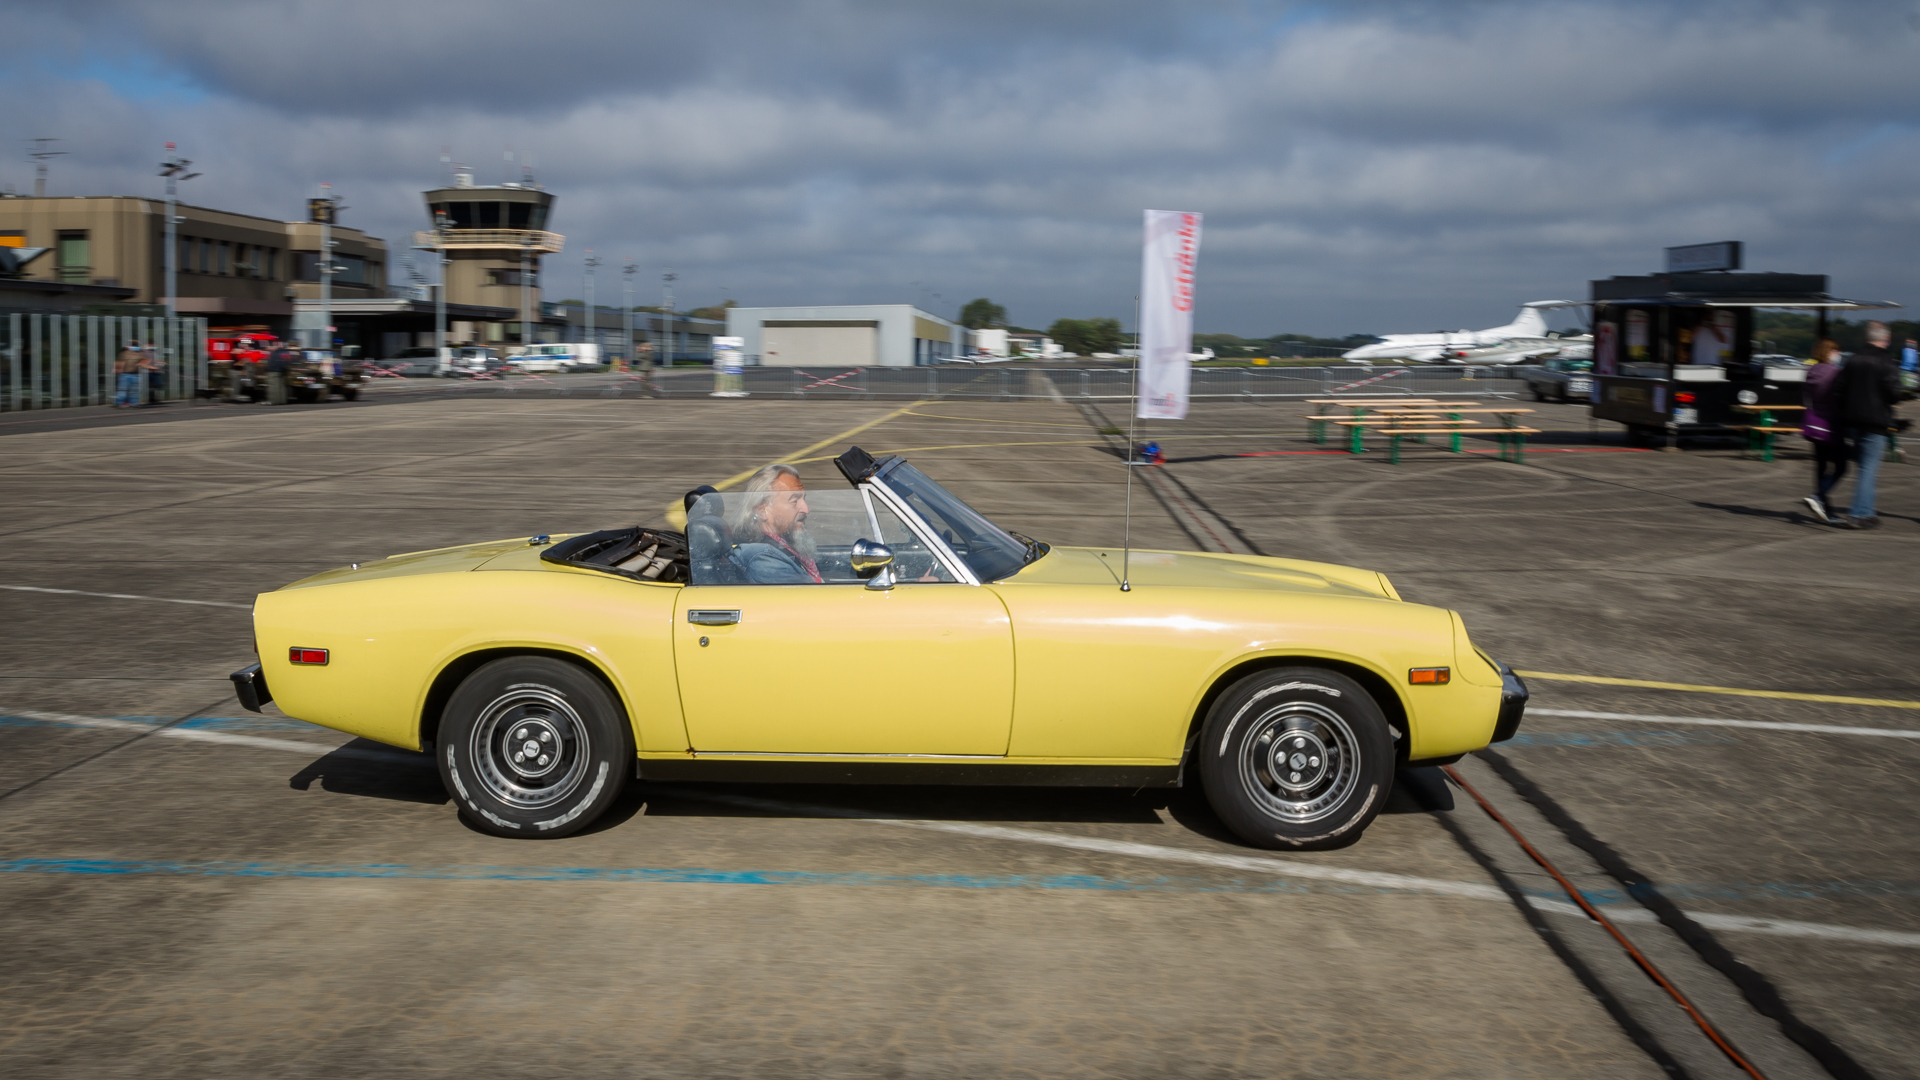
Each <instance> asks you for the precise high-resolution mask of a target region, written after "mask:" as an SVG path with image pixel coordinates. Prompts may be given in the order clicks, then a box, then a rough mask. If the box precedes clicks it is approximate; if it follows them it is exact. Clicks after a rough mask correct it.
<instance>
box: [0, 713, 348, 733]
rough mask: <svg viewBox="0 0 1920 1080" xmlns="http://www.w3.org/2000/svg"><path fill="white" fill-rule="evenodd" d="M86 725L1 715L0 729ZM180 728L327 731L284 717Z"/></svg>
mask: <svg viewBox="0 0 1920 1080" xmlns="http://www.w3.org/2000/svg"><path fill="white" fill-rule="evenodd" d="M112 719H115V720H125V721H127V722H129V723H134V724H152V725H153V726H155V727H159V726H160V725H161V724H165V723H168V722H169V721H171V720H172V719H173V717H171V716H116V717H113V718H112ZM85 726H86V725H84V724H70V723H67V722H65V721H61V720H36V719H34V718H32V717H29V716H0V727H85ZM174 726H175V727H178V728H191V729H193V730H196V731H235V732H242V731H251V732H262V731H279V732H288V731H304V732H308V733H312V732H316V731H325V730H327V729H326V728H323V727H321V726H319V725H318V724H309V723H307V722H306V721H305V720H292V719H289V718H287V717H284V716H196V717H194V718H193V719H191V720H187V721H184V722H182V723H179V724H175V725H174Z"/></svg>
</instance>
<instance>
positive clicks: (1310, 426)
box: [1306, 395, 1444, 454]
mask: <svg viewBox="0 0 1920 1080" xmlns="http://www.w3.org/2000/svg"><path fill="white" fill-rule="evenodd" d="M1307 404H1309V405H1312V406H1315V409H1314V411H1313V414H1312V415H1310V416H1307V417H1306V420H1307V436H1308V438H1311V439H1312V440H1313V441H1314V442H1317V443H1324V442H1326V441H1327V425H1328V424H1329V423H1331V422H1332V421H1333V419H1334V417H1333V415H1332V414H1330V413H1328V412H1327V407H1328V406H1330V405H1335V406H1340V407H1342V408H1346V409H1350V410H1352V412H1351V414H1350V417H1349V418H1350V419H1354V420H1359V419H1361V418H1363V417H1364V416H1365V415H1366V413H1367V411H1368V410H1370V409H1371V410H1373V411H1375V412H1381V413H1388V414H1391V413H1393V412H1394V411H1397V410H1404V409H1419V410H1421V411H1427V410H1431V409H1433V408H1434V407H1436V406H1438V405H1442V404H1444V402H1441V401H1438V400H1435V399H1434V398H1408V397H1398V396H1393V397H1388V396H1386V395H1381V396H1379V397H1374V398H1356V397H1344V398H1308V399H1307ZM1349 449H1350V450H1351V451H1352V452H1353V453H1356V454H1358V453H1360V452H1361V450H1362V447H1361V445H1360V439H1359V436H1358V435H1355V436H1354V438H1353V441H1352V445H1351V446H1350V447H1349Z"/></svg>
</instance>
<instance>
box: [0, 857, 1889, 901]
mask: <svg viewBox="0 0 1920 1080" xmlns="http://www.w3.org/2000/svg"><path fill="white" fill-rule="evenodd" d="M0 873H4V874H79V875H87V876H103V877H127V876H156V877H238V878H321V879H325V878H385V879H392V880H411V881H546V882H572V881H578V882H600V883H624V884H654V885H662V884H693V885H837V886H843V887H847V886H851V887H863V886H868V887H870V886H883V887H891V888H931V889H1023V890H1034V891H1055V890H1067V891H1076V892H1089V891H1091V892H1174V893H1207V892H1212V893H1290V894H1309V893H1317V894H1347V895H1353V894H1362V895H1376V896H1378V895H1390V894H1396V893H1400V892H1402V890H1398V889H1383V888H1372V887H1366V886H1351V885H1333V884H1329V883H1324V882H1300V881H1289V880H1286V879H1284V878H1263V879H1259V880H1253V881H1249V880H1246V879H1238V878H1236V879H1232V880H1227V881H1209V880H1205V879H1202V878H1190V877H1167V876H1156V877H1147V878H1116V877H1106V876H1103V875H1100V874H873V873H862V872H851V873H813V872H808V871H801V870H720V869H713V868H708V867H646V866H639V867H619V866H615V867H596V866H411V865H408V864H406V863H286V862H225V861H213V860H207V861H199V860H170V859H4V860H0ZM1527 891H1528V892H1529V893H1531V894H1532V895H1535V896H1540V897H1545V898H1548V899H1556V900H1557V899H1560V898H1561V895H1562V894H1561V893H1560V892H1559V890H1557V889H1529V890H1527ZM1660 891H1661V892H1662V893H1663V894H1665V895H1666V896H1667V897H1668V898H1669V899H1675V900H1680V899H1715V900H1797V899H1818V898H1826V897H1837V896H1862V897H1909V896H1920V882H1914V881H1824V882H1763V883H1758V884H1741V883H1732V884H1724V885H1662V886H1660ZM1584 895H1585V896H1586V897H1587V898H1588V899H1589V900H1590V901H1592V902H1593V903H1594V904H1596V905H1600V906H1606V905H1612V904H1625V903H1629V902H1630V898H1629V897H1628V895H1627V893H1626V892H1624V891H1622V890H1618V889H1596V890H1593V891H1590V892H1587V893H1585V894H1584Z"/></svg>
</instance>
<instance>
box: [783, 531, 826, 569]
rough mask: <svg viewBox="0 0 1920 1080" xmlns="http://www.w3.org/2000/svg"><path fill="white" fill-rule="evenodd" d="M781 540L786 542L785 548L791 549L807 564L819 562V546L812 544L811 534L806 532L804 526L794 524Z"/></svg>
mask: <svg viewBox="0 0 1920 1080" xmlns="http://www.w3.org/2000/svg"><path fill="white" fill-rule="evenodd" d="M781 539H783V540H785V541H786V542H787V546H788V547H790V548H792V549H793V552H794V554H796V555H798V556H800V557H801V558H803V559H805V560H807V561H808V562H818V561H819V554H820V545H819V544H817V543H815V542H814V540H813V534H812V533H810V532H808V531H807V527H806V526H805V525H802V524H800V523H798V522H795V523H794V526H793V528H792V529H791V530H790V531H788V533H787V535H785V536H783V537H781Z"/></svg>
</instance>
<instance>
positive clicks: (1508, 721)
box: [1490, 664, 1530, 743]
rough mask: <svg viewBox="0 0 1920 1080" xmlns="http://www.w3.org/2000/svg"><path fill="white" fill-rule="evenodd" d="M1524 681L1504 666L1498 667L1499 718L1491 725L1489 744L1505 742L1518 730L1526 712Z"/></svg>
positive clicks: (1525, 685)
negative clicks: (1491, 734) (1491, 735)
mask: <svg viewBox="0 0 1920 1080" xmlns="http://www.w3.org/2000/svg"><path fill="white" fill-rule="evenodd" d="M1529 696H1530V695H1529V694H1528V691H1527V683H1526V680H1524V679H1522V678H1521V677H1520V676H1518V675H1515V674H1514V673H1513V669H1512V668H1510V667H1508V666H1507V665H1505V664H1501V665H1500V717H1499V719H1497V720H1495V721H1494V724H1493V738H1492V739H1491V740H1490V741H1491V742H1497V743H1498V742H1506V741H1507V740H1508V739H1511V738H1513V736H1514V734H1515V733H1516V732H1518V731H1519V730H1520V721H1521V719H1522V718H1523V717H1524V716H1525V715H1526V712H1527V698H1528V697H1529Z"/></svg>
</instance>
